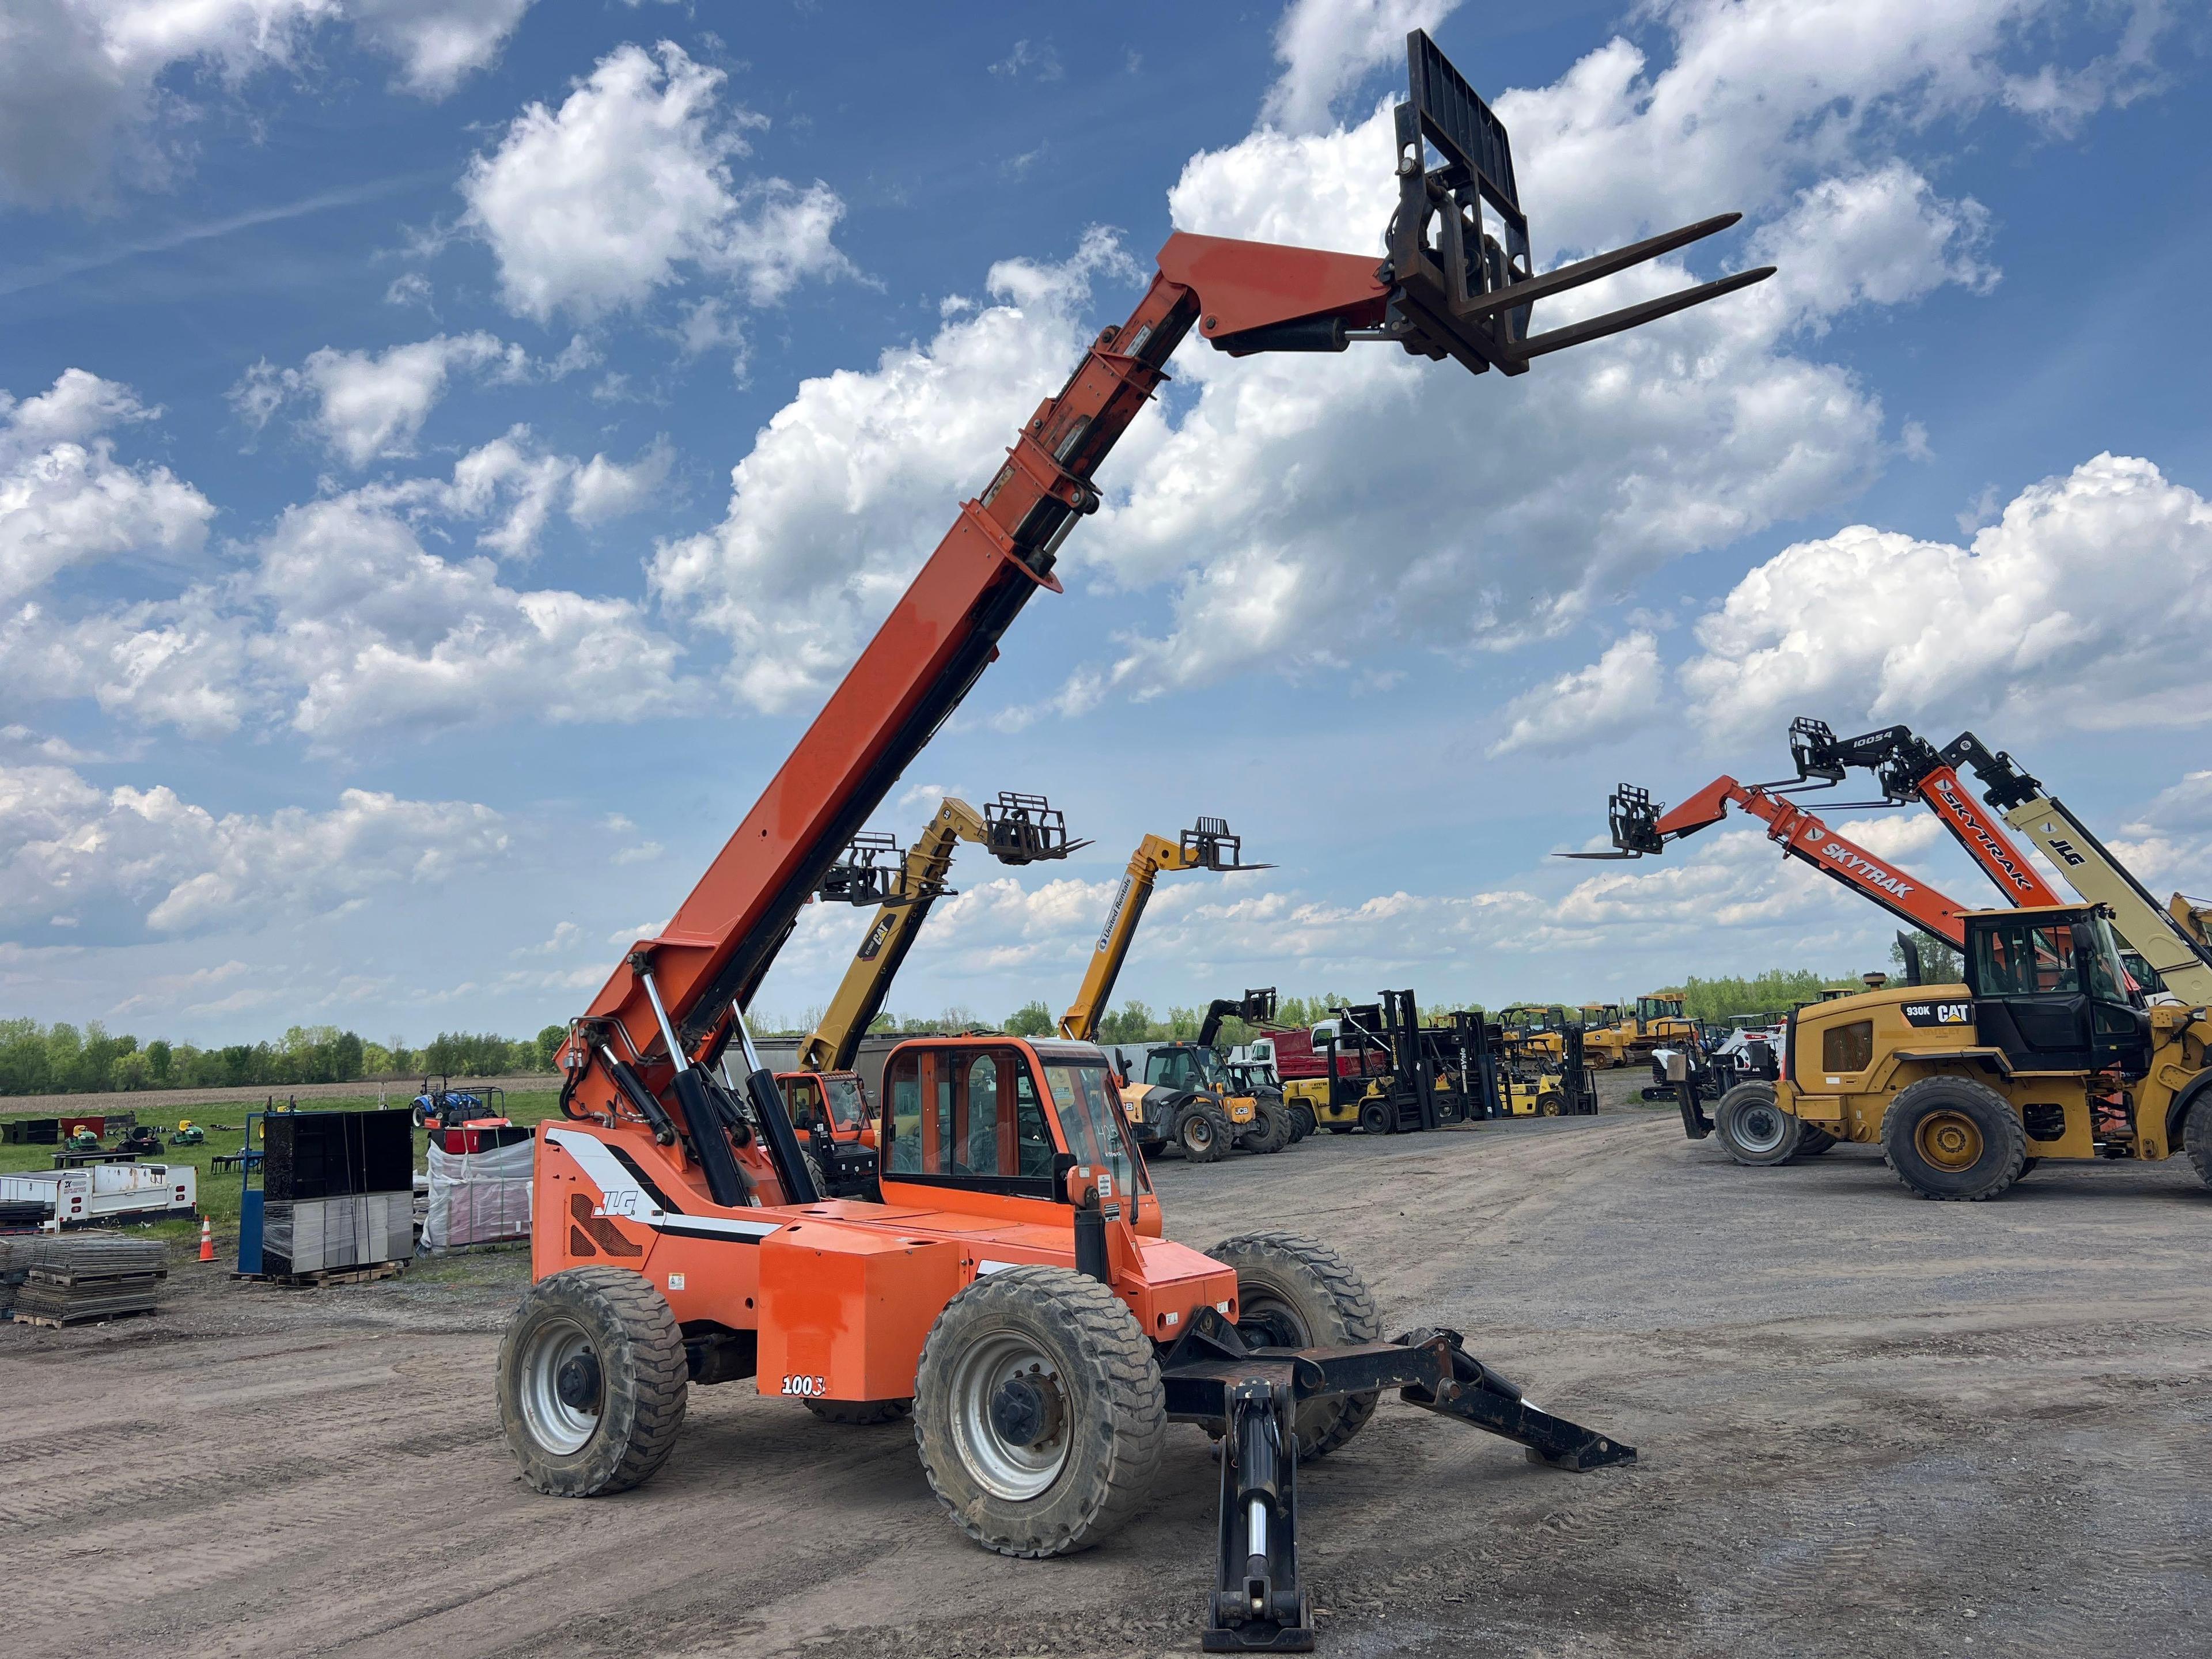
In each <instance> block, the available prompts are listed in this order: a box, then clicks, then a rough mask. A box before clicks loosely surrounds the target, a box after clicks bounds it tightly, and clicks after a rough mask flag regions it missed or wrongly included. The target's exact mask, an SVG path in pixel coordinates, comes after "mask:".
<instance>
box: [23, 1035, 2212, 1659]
mask: <svg viewBox="0 0 2212 1659" xmlns="http://www.w3.org/2000/svg"><path fill="white" fill-rule="evenodd" d="M1635 1081H1640V1079H1636V1078H1634V1077H1632V1076H1630V1077H1624V1078H1620V1079H1607V1082H1608V1084H1609V1085H1614V1086H1613V1087H1611V1088H1609V1089H1608V1093H1609V1094H1625V1093H1626V1086H1625V1085H1627V1084H1630V1083H1633V1082H1635ZM1157 1176H1158V1185H1159V1188H1160V1190H1161V1194H1162V1197H1163V1198H1164V1200H1165V1203H1166V1206H1167V1209H1168V1214H1169V1225H1170V1232H1171V1233H1172V1234H1173V1235H1174V1236H1175V1237H1179V1238H1181V1239H1183V1240H1185V1241H1186V1242H1189V1243H1196V1244H1200V1245H1205V1244H1207V1243H1211V1242H1212V1241H1213V1240H1214V1239H1216V1238H1218V1237H1223V1236H1225V1235H1227V1234H1229V1233H1231V1232H1236V1231H1246V1230H1249V1229H1251V1228H1255V1227H1286V1228H1291V1229H1295V1230H1297V1231H1303V1232H1306V1233H1309V1234H1311V1235H1314V1236H1316V1237H1321V1238H1324V1239H1328V1240H1330V1241H1332V1242H1334V1243H1335V1244H1337V1245H1338V1247H1339V1248H1340V1249H1342V1250H1343V1251H1344V1252H1345V1254H1346V1255H1348V1256H1350V1257H1351V1258H1352V1261H1354V1262H1355V1263H1356V1264H1357V1265H1358V1267H1359V1268H1360V1269H1361V1270H1362V1271H1363V1272H1364V1273H1365V1274H1366V1275H1367V1277H1368V1279H1369V1281H1370V1284H1371V1285H1373V1286H1374V1288H1375V1290H1376V1294H1377V1297H1378V1299H1379V1300H1380V1301H1381V1303H1382V1304H1383V1313H1384V1322H1385V1324H1386V1326H1387V1327H1388V1328H1390V1329H1392V1330H1397V1329H1401V1328H1405V1327H1407V1326H1411V1325H1413V1324H1416V1323H1435V1324H1443V1325H1449V1326H1451V1327H1454V1328H1458V1329H1460V1330H1462V1331H1464V1332H1465V1333H1467V1334H1468V1341H1469V1346H1471V1347H1472V1348H1473V1349H1474V1352H1477V1353H1479V1354H1480V1355H1482V1356H1483V1357H1484V1358H1486V1359H1489V1360H1490V1361H1492V1363H1494V1364H1497V1365H1498V1366H1499V1367H1500V1368H1501V1369H1503V1370H1505V1371H1506V1372H1507V1373H1508V1374H1509V1375H1511V1376H1516V1377H1517V1378H1519V1379H1520V1380H1521V1381H1522V1382H1523V1383H1525V1384H1526V1386H1527V1387H1528V1390H1529V1393H1530V1394H1531V1395H1532V1396H1533V1397H1534V1398H1535V1399H1537V1400H1539V1401H1542V1402H1543V1403H1544V1404H1545V1405H1546V1406H1547V1407H1550V1408H1552V1409H1553V1410H1555V1411H1559V1412H1562V1413H1566V1414H1568V1415H1571V1416H1574V1417H1577V1418H1578V1419H1581V1420H1583V1421H1584V1422H1586V1423H1589V1424H1590V1425H1593V1426H1595V1427H1600V1428H1602V1429H1605V1430H1607V1431H1612V1432H1614V1433H1617V1434H1619V1435H1620V1436H1621V1437H1625V1438H1626V1439H1629V1440H1631V1441H1632V1442H1634V1443H1636V1444H1637V1445H1638V1447H1639V1448H1640V1449H1641V1452H1642V1461H1641V1462H1640V1463H1639V1465H1638V1467H1636V1468H1632V1469H1621V1470H1613V1471H1605V1472H1601V1473H1598V1474H1588V1475H1571V1474H1561V1473H1559V1472H1557V1471H1553V1470H1549V1469H1544V1468H1534V1467H1531V1466H1529V1465H1528V1464H1527V1463H1526V1462H1523V1461H1522V1458H1521V1456H1520V1455H1519V1453H1518V1451H1517V1449H1516V1448H1514V1447H1512V1446H1510V1445H1509V1444H1506V1443H1503V1442H1499V1441H1496V1440H1493V1439H1491V1438H1489V1437H1486V1436H1483V1435H1480V1434H1479V1433H1475V1432H1473V1431H1468V1430H1466V1429H1463V1428H1462V1427H1461V1426H1459V1425H1455V1424H1453V1423H1449V1422H1447V1421H1444V1420H1442V1419H1436V1418H1432V1417H1430V1416H1428V1415H1427V1414H1425V1413H1420V1412H1418V1411H1415V1410H1413V1409H1411V1408H1407V1407H1401V1406H1399V1405H1397V1404H1396V1403H1395V1401H1386V1402H1385V1404H1384V1406H1383V1409H1382V1411H1381V1412H1380V1413H1378V1415H1377V1417H1376V1420H1375V1422H1374V1423H1373V1424H1372V1425H1370V1427H1369V1429H1368V1430H1367V1431H1366V1432H1365V1433H1364V1435H1362V1436H1361V1437H1360V1438H1359V1439H1358V1440H1357V1441H1355V1442H1354V1443H1352V1444H1351V1445H1350V1446H1348V1447H1347V1448H1346V1449H1344V1450H1342V1451H1340V1452H1339V1453H1337V1454H1336V1455H1333V1456H1331V1457H1329V1458H1328V1459H1327V1460H1325V1461H1323V1462H1320V1463H1318V1464H1315V1465H1310V1466H1309V1468H1308V1470H1307V1472H1306V1473H1305V1474H1304V1475H1303V1476H1302V1478H1301V1480H1300V1488H1301V1492H1300V1497H1301V1516H1302V1526H1303V1528H1304V1532H1303V1538H1304V1565H1305V1570H1306V1575H1307V1578H1308V1582H1309V1583H1310V1586H1311V1588H1312V1589H1313V1591H1314V1594H1315V1600H1316V1604H1317V1607H1318V1608H1319V1609H1320V1612H1319V1613H1318V1615H1317V1616H1318V1619H1319V1623H1320V1626H1321V1644H1322V1651H1323V1652H1324V1653H1328V1654H1334V1655H1339V1656H1346V1659H1349V1656H1354V1655H1358V1656H1370V1655H1390V1654H1435V1655H1440V1656H1441V1655H1485V1656H1487V1655H1498V1656H1504V1655H1508V1654H1511V1655H1543V1656H1556V1659H1579V1656H1610V1655H1630V1654H1633V1655H1638V1656H1644V1655H1683V1656H1692V1655H1694V1656H1705V1655H1712V1656H1723V1655H1725V1656H1765V1655H1775V1656H1785V1655H1786V1656H1799V1655H1831V1654H1832V1655H1838V1656H1841V1655H1850V1656H1855V1659H1856V1656H1863V1655H1865V1654H1867V1653H1869V1652H1877V1653H1879V1654H1880V1655H1881V1659H1905V1656H1918V1655H1936V1654H1948V1655H1973V1654H2013V1653H2027V1652H2031V1651H2033V1652H2037V1653H2039V1654H2042V1655H2047V1656H2054V1659H2057V1656H2069V1655H2077V1654H2093V1653H2106V1652H2113V1653H2118V1652H2125V1653H2128V1654H2130V1655H2135V1656H2158V1655H2201V1654H2204V1653H2206V1652H2208V1651H2212V1638H2208V1637H2207V1636H2206V1635H2205V1634H2204V1632H2205V1631H2206V1630H2207V1629H2208V1628H2212V1437H2209V1436H2208V1434H2207V1426H2208V1423H2212V1380H2208V1365H2212V1298H2208V1294H2207V1289H2206V1282H2205V1281H2206V1269H2205V1261H2206V1253H2205V1249H2204V1240H2205V1236H2206V1228H2207V1224H2208V1220H2212V1194H2208V1193H2207V1192H2206V1191H2205V1190H2204V1189H2203V1188H2202V1187H2201V1186H2200V1185H2199V1184H2198V1183H2197V1181H2196V1179H2195V1177H2194V1176H2193V1175H2192V1174H2191V1171H2190V1170H2189V1167H2188V1165H2187V1164H2186V1162H2185V1161H2181V1160H2177V1161H2176V1162H2174V1163H2172V1164H2162V1165H2152V1166H2148V1167H2144V1168H2137V1167H2134V1166H2118V1165H2102V1166H2095V1167H2083V1166H2065V1165H2058V1164H2045V1165H2044V1166H2043V1168H2042V1169H2041V1170H2038V1171H2037V1173H2036V1174H2035V1175H2034V1176H2032V1177H2031V1178H2030V1179H2029V1180H2027V1182H2024V1183H2023V1184H2022V1185H2021V1187H2020V1188H2018V1189H2017V1190H2016V1191H2015V1194H2012V1195H2010V1196H2008V1197H2007V1198H2005V1199H2004V1200H2000V1201H1999V1202H1996V1203H1994V1204H1985V1205H1972V1206H1966V1205H1936V1204H1928V1203H1923V1202H1919V1201H1917V1200H1913V1199H1912V1198H1911V1197H1910V1196H1908V1195H1907V1194H1905V1191H1904V1189H1903V1188H1900V1187H1899V1186H1898V1185H1897V1184H1896V1182H1894V1181H1893V1180H1892V1179H1891V1177H1890V1176H1889V1174H1888V1171H1887V1170H1886V1169H1884V1168H1883V1166H1882V1164H1881V1161H1880V1159H1879V1158H1878V1157H1877V1156H1875V1155H1874V1154H1872V1153H1870V1152H1866V1151H1864V1150H1861V1149H1856V1148H1850V1147H1843V1148H1838V1149H1837V1150H1836V1151H1834V1152H1831V1153H1830V1154H1828V1155H1827V1156H1826V1157H1825V1158H1820V1159H1818V1160H1815V1161H1812V1162H1808V1163H1806V1164H1798V1165H1793V1166H1791V1167H1789V1168H1786V1169H1783V1170H1739V1169H1737V1168H1735V1166H1734V1165H1732V1164H1729V1163H1728V1162H1727V1161H1726V1160H1725V1158H1723V1156H1722V1155H1721V1154H1720V1152H1718V1151H1717V1149H1716V1147H1715V1146H1714V1143H1712V1142H1711V1141H1705V1142H1703V1143H1699V1144H1698V1145H1694V1146H1692V1145H1691V1144H1689V1143H1687V1142H1686V1141H1685V1140H1683V1139H1682V1138H1681V1136H1680V1130H1679V1127H1678V1126H1677V1123H1676V1121H1675V1119H1674V1115H1673V1113H1672V1112H1671V1111H1669V1110H1663V1109H1662V1110H1651V1109H1638V1108H1635V1107H1633V1106H1630V1105H1626V1104H1625V1103H1624V1104H1618V1105H1615V1106H1614V1107H1613V1108H1611V1109H1608V1110H1607V1111H1606V1112H1605V1113H1604V1114H1602V1115H1600V1116H1598V1117H1595V1118H1584V1119H1569V1120H1565V1121H1554V1122H1522V1123H1516V1124H1511V1125H1492V1126H1485V1127H1480V1128H1474V1129H1466V1130H1455V1131H1448V1132H1445V1133H1440V1134H1435V1135H1429V1136H1421V1137H1407V1138H1395V1137H1392V1138H1378V1139H1369V1138H1366V1137H1364V1136H1357V1135H1354V1136H1346V1137H1342V1138H1338V1137H1331V1136H1326V1135H1325V1136H1322V1137H1321V1138H1320V1139H1317V1140H1313V1141H1309V1142H1307V1143H1306V1144H1305V1145H1304V1146H1298V1147H1296V1148H1293V1149H1291V1151H1289V1152H1285V1153H1283V1154H1281V1155H1280V1156H1279V1157H1277V1158H1249V1157H1245V1158H1232V1159H1231V1160H1229V1161H1227V1162H1225V1163H1224V1164H1217V1165H1213V1166H1210V1167H1206V1168H1194V1167H1191V1166H1188V1165H1185V1164H1181V1163H1169V1164H1164V1166H1163V1167H1162V1168H1161V1169H1160V1170H1158V1171H1157ZM524 1276H525V1264H524V1262H523V1261H522V1259H521V1258H520V1257H519V1256H516V1255H503V1256H480V1257H475V1258H470V1259H466V1260H459V1261H446V1262H441V1263H439V1264H437V1265H435V1266H433V1267H428V1268H426V1269H424V1270H422V1271H417V1272H412V1273H410V1274H409V1275H408V1276H407V1277H406V1278H405V1279H401V1280H398V1281H396V1282H393V1283H389V1284H385V1285H368V1286H356V1287H351V1288H347V1289H342V1290H329V1291H277V1290H272V1289H269V1288H266V1287H262V1286H248V1285H234V1284H232V1283H231V1282H230V1281H229V1280H228V1279H227V1278H226V1277H224V1276H222V1273H221V1272H220V1270H218V1269H214V1268H200V1267H197V1266H190V1267H179V1270H178V1272H177V1274H176V1276H175V1277H174V1278H173V1280H172V1285H173V1295H172V1297H171V1298H170V1302H169V1304H168V1305H167V1308H166V1309H165V1310H164V1311H163V1312H162V1313H161V1314H160V1315H158V1316H154V1317H150V1318H142V1319H138V1320H134V1321H125V1322H118V1323H116V1324H113V1325H111V1326H105V1327H99V1328H91V1329H85V1330H76V1331H68V1332H52V1331H45V1330H35V1329H31V1328H24V1327H20V1326H5V1327H0V1401H4V1402H5V1405H4V1410H5V1413H6V1418H5V1423H6V1426H5V1429H4V1431H0V1559H5V1560H6V1561H7V1562H8V1563H9V1568H10V1571H9V1590H8V1593H7V1594H8V1601H9V1603H10V1604H11V1606H10V1609H9V1611H10V1618H9V1628H10V1629H11V1630H12V1631H13V1632H14V1634H13V1636H12V1637H10V1638H9V1641H8V1644H7V1645H8V1648H9V1650H10V1651H11V1652H14V1653H16V1654H19V1655H21V1656H25V1659H29V1656H42V1655H49V1654H51V1655H56V1656H60V1655H73V1656H76V1655H85V1654H106V1653H118V1654H135V1653H141V1652H145V1653H151V1652H155V1651H160V1652H162V1653H165V1654H179V1653H185V1654H225V1655H233V1654H236V1655H261V1654H269V1655H277V1654H283V1655H292V1654H311V1653H339V1652H342V1653H345V1654H349V1655H361V1656H371V1655H384V1654H392V1655H398V1654H410V1655H412V1654H421V1653H429V1652H435V1653H437V1654H440V1655H441V1656H464V1655H523V1654H562V1655H568V1654H591V1655H598V1654H607V1655H616V1654H620V1655H622V1656H624V1659H640V1656H653V1655H687V1656H689V1655H709V1654H712V1655H730V1656H744V1659H760V1656H786V1655H806V1654H814V1653H822V1654H829V1653H835V1654H837V1655H840V1656H854V1659H877V1656H881V1659H892V1656H900V1659H905V1656H933V1659H960V1656H977V1659H981V1656H1012V1655H1029V1654H1043V1653H1054V1654H1061V1653H1066V1654H1091V1653H1098V1654H1113V1655H1150V1654H1156V1653H1182V1652H1190V1651H1194V1650H1195V1649H1196V1646H1197V1632H1198V1627H1199V1623H1200V1613H1201V1603H1202V1600H1203V1596H1204V1593H1205V1590H1206V1581H1207V1578H1208V1576H1209V1571H1210V1570H1209V1567H1208V1565H1207V1564H1208V1563H1209V1561H1210V1559H1211V1556H1212V1508H1213V1484H1214V1479H1215V1470H1214V1466H1213V1465H1212V1462H1210V1461H1209V1460H1208V1458H1207V1456H1206V1442H1205V1439H1204V1437H1203V1436H1202V1435H1201V1434H1200V1432H1199V1431H1197V1430H1196V1429H1194V1428H1188V1427H1180V1428H1176V1429H1175V1430H1174V1431H1172V1438H1171V1441H1170V1456H1169V1461H1168V1463H1167V1465H1166V1467H1165V1468H1164V1473H1163V1475H1162V1478H1161V1480H1160V1482H1159V1486H1158V1492H1157V1496H1156V1500H1155V1502H1154V1503H1153V1504H1152V1506H1151V1507H1150V1509H1148V1510H1146V1512H1145V1513H1144V1514H1143V1515H1142V1516H1140V1517H1139V1520H1138V1521H1137V1522H1135V1523H1134V1524H1133V1526H1131V1527H1130V1528H1128V1529H1127V1530H1126V1531H1125V1532H1124V1533H1123V1534H1121V1535H1119V1536H1118V1537H1116V1538H1115V1540H1113V1541H1111V1542H1109V1544H1108V1545H1106V1546H1104V1547H1101V1548H1100V1549H1098V1550H1096V1551H1094V1552H1092V1553H1089V1554H1087V1555H1084V1556H1080V1557H1078V1558H1075V1559H1071V1560H1065V1561H1056V1562H1044V1563H1022V1562H1012V1561H1006V1560H1002V1559H998V1558H996V1557H994V1556H991V1555H988V1554H986V1553H983V1552H981V1551H979V1550H976V1549H975V1548H973V1547H970V1546H969V1545H968V1544H967V1543H965V1542H964V1541H963V1540H962V1539H961V1538H960V1537H959V1535H958V1534H957V1532H956V1531H955V1530H954V1529H953V1528H951V1526H950V1525H949V1524H947V1522H945V1519H944V1517H943V1516H941V1515H940V1514H939V1512H938V1510H937V1509H936V1506H935V1504H934V1501H933V1498H931V1496H930V1494H929V1492H928V1489H927V1485H926V1484H925V1482H924V1480H923V1479H922V1476H921V1471H920V1468H919V1467H918V1466H917V1464H916V1462H915V1456H914V1449H913V1443H912V1439H911V1436H910V1433H909V1431H908V1430H907V1429H906V1428H905V1427H904V1426H902V1425H901V1426H892V1427H887V1428H871V1429H853V1428H837V1427H833V1426H829V1425H823V1424H819V1423H817V1422H816V1421H814V1420H813V1419H811V1417H809V1416H807V1415H806V1414H805V1413H803V1412H801V1411H799V1409H798V1408H796V1407H793V1406H791V1405H789V1404H787V1402H784V1401H777V1400H762V1399H760V1398H759V1397H758V1396H757V1395H756V1394H755V1393H754V1391H753V1389H752V1388H751V1386H750V1384H736V1385H731V1386H727V1387H723V1388H719V1389H695V1390H694V1391H693V1394H692V1397H691V1407H690V1417H689V1419H688V1421H687V1425H686V1427H685V1430H684V1437H683V1440H682V1443H680V1444H679V1446H678V1450H677V1453H676V1455H675V1457H674V1458H673V1459H672V1460H671V1462H670V1464H669V1465H668V1467H667V1468H665V1469H664V1470H663V1471H662V1472H661V1474H659V1476H658V1477H656V1478H655V1479H654V1480H653V1481H652V1482H650V1483H649V1484H648V1485H647V1486H645V1487H643V1488H641V1489H640V1490H639V1491H637V1492H634V1493H630V1494H628V1495H626V1496H624V1497H622V1498H610V1499H603V1500H599V1501H596V1502H591V1503H564V1502H561V1501H558V1500H555V1499H550V1498H540V1497H538V1496H536V1495H535V1494H533V1493H532V1492H529V1491H527V1490H526V1489H525V1488H524V1487H523V1486H521V1485H520V1483H519V1481H518V1480H516V1478H515V1474H514V1468H513V1462H512V1460H511V1459H510V1458H509V1456H508V1455H507V1451H506V1449H505V1447H504V1445H503V1443H501V1439H500V1435H499V1430H498V1424H497V1419H496V1416H495V1411H494V1409H493V1406H492V1400H491V1389H490V1376H491V1370H492V1363H493V1356H494V1353H495V1349H496V1346H497V1341H498V1335H497V1333H498V1330H499V1328H500V1325H501V1322H502V1320H503V1319H504V1317H505V1316H506V1313H507V1310H508V1308H509V1307H511V1306H512V1304H513V1299H514V1297H515V1296H516V1294H517V1293H518V1291H519V1290H520V1286H521V1284H522V1281H523V1278H524Z"/></svg>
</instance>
